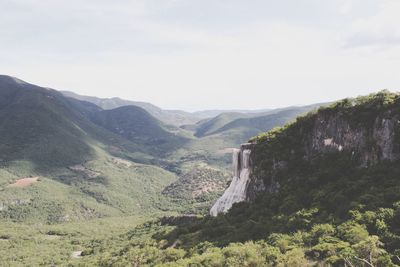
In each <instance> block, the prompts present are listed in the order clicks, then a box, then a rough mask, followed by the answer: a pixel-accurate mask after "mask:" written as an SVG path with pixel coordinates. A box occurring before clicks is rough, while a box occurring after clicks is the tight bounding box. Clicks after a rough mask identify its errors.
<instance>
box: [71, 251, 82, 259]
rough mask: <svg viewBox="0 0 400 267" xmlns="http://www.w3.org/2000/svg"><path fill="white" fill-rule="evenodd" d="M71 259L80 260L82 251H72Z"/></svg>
mask: <svg viewBox="0 0 400 267" xmlns="http://www.w3.org/2000/svg"><path fill="white" fill-rule="evenodd" d="M71 258H73V259H79V258H82V251H74V252H72V254H71Z"/></svg>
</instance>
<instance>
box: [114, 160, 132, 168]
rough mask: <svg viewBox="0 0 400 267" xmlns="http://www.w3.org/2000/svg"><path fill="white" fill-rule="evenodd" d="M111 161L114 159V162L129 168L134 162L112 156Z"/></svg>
mask: <svg viewBox="0 0 400 267" xmlns="http://www.w3.org/2000/svg"><path fill="white" fill-rule="evenodd" d="M111 161H112V162H113V163H114V164H117V165H122V166H125V167H127V168H129V167H130V166H132V162H130V161H129V160H125V159H121V158H111Z"/></svg>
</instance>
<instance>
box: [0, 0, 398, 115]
mask: <svg viewBox="0 0 400 267" xmlns="http://www.w3.org/2000/svg"><path fill="white" fill-rule="evenodd" d="M399 14H400V0H330V1H321V0H279V1H278V0H274V1H272V0H68V1H67V0H63V1H60V0H0V73H2V74H7V75H12V76H16V77H18V78H20V79H23V80H26V81H28V82H31V83H35V84H39V85H42V86H48V87H52V88H55V89H60V90H71V91H74V92H77V93H80V94H85V95H96V96H100V97H112V96H118V97H121V98H125V99H131V100H140V101H147V102H151V103H153V104H156V105H158V106H161V107H163V108H169V109H184V110H189V111H193V110H202V109H231V108H235V109H259V108H272V107H282V106H288V105H296V104H309V103H315V102H323V101H330V100H335V99H339V98H344V97H346V96H357V95H360V94H366V93H370V92H373V91H377V90H379V89H383V88H388V89H391V90H397V89H398V90H400V15H399Z"/></svg>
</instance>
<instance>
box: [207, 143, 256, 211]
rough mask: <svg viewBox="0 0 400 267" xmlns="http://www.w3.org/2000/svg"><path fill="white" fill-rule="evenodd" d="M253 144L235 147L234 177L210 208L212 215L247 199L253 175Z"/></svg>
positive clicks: (233, 156) (233, 157)
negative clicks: (251, 160) (251, 159)
mask: <svg viewBox="0 0 400 267" xmlns="http://www.w3.org/2000/svg"><path fill="white" fill-rule="evenodd" d="M252 146H253V144H243V145H242V146H241V147H240V149H235V150H234V151H233V155H232V165H233V178H232V181H231V183H230V185H229V187H228V188H227V189H226V190H225V192H224V194H223V195H222V196H221V197H220V198H219V199H218V200H217V202H216V203H215V204H214V206H213V207H212V208H211V210H210V215H212V216H217V215H218V214H219V213H223V212H227V211H228V210H229V209H230V208H231V207H232V205H233V204H234V203H237V202H242V201H245V200H246V199H247V187H248V185H249V178H250V175H251V169H250V165H251V162H250V154H251V149H252Z"/></svg>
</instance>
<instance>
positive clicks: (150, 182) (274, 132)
mask: <svg viewBox="0 0 400 267" xmlns="http://www.w3.org/2000/svg"><path fill="white" fill-rule="evenodd" d="M68 95H69V96H73V97H75V98H70V97H66V96H64V95H63V94H61V93H59V92H58V91H56V90H52V89H48V88H42V87H39V86H36V85H32V84H29V83H26V82H23V81H21V80H18V79H16V78H12V77H9V76H0V103H2V105H1V108H0V118H2V120H1V128H0V132H1V133H2V134H1V135H0V152H1V161H0V163H1V168H0V251H2V252H1V253H0V262H1V263H4V264H5V265H7V266H129V265H131V266H343V265H345V266H366V265H365V264H367V265H371V266H397V265H396V264H400V262H399V260H398V257H400V255H399V253H400V250H399V249H398V248H399V247H400V243H399V240H400V238H399V235H400V232H399V228H398V222H399V215H400V210H399V207H400V205H399V201H400V195H399V193H398V192H399V190H398V189H399V186H400V184H399V180H398V177H400V169H399V164H398V163H399V160H400V143H399V140H400V139H399V136H398V135H399V133H400V131H399V129H400V128H399V127H400V124H399V116H400V115H399V114H400V111H399V107H400V105H399V103H400V96H399V94H397V93H391V92H389V91H381V92H378V93H376V94H371V95H368V96H364V97H358V98H354V99H344V100H341V101H338V102H335V103H330V104H315V105H310V106H303V107H288V108H284V109H277V110H262V111H260V112H245V111H244V112H243V113H240V112H236V111H235V112H232V111H229V112H222V113H219V114H218V113H217V114H216V113H215V112H216V111H212V112H211V111H210V113H212V114H215V117H210V118H199V117H197V119H196V121H193V123H192V124H186V123H187V121H189V120H192V119H193V117H194V116H195V115H194V114H191V115H190V116H189V117H190V118H189V119H188V120H183V121H181V120H179V121H176V122H175V123H174V124H169V120H170V119H171V117H168V119H165V118H164V117H162V116H158V117H157V118H156V117H155V116H153V115H152V114H151V112H150V111H147V109H149V106H148V105H144V104H143V105H142V107H139V106H132V105H128V106H123V105H122V104H121V103H126V102H125V101H122V100H119V101H118V103H117V104H115V99H112V100H108V99H102V100H101V102H99V100H98V99H97V98H94V97H81V96H78V95H72V94H71V93H68ZM78 99H85V101H90V102H85V101H83V100H78ZM110 101H111V102H110ZM121 101H122V102H121ZM96 103H97V104H99V103H101V104H102V105H103V107H107V109H103V108H102V107H101V106H97V104H96ZM113 103H114V104H113ZM128 103H129V104H132V103H131V102H128ZM113 105H116V106H113ZM118 105H121V106H118ZM150 107H151V108H154V106H150ZM159 111H160V112H163V111H162V109H159ZM175 112H177V111H175ZM178 113H179V114H181V115H182V114H184V113H181V112H178ZM168 114H169V115H171V113H170V112H169V113H168ZM196 114H197V116H198V115H199V113H196ZM201 114H208V113H207V112H203V113H201ZM163 118H164V119H163ZM181 123H183V124H181ZM246 142H249V143H246ZM243 143H245V144H243ZM232 157H233V158H232ZM232 165H233V166H232ZM210 215H212V216H210ZM360 262H362V265H359V264H360Z"/></svg>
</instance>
